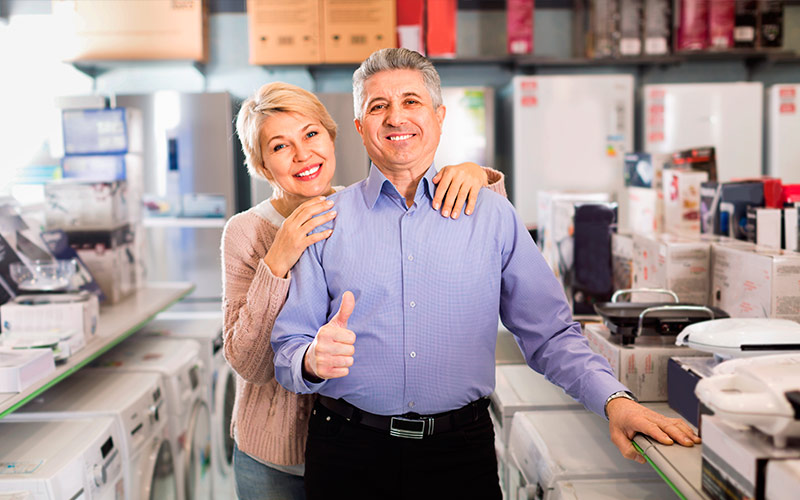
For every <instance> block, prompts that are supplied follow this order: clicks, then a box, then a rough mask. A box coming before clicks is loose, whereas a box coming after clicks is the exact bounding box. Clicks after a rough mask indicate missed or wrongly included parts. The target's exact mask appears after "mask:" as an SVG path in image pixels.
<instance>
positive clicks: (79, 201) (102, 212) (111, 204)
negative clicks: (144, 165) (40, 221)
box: [44, 181, 129, 230]
mask: <svg viewBox="0 0 800 500" xmlns="http://www.w3.org/2000/svg"><path fill="white" fill-rule="evenodd" d="M127 191H128V186H127V183H126V182H125V181H116V182H93V183H85V182H78V181H60V182H51V183H49V184H46V185H45V187H44V196H45V204H44V217H45V226H46V227H47V229H64V230H70V229H78V228H80V229H108V228H112V227H116V226H119V225H121V224H125V223H127V222H128V220H129V212H128V209H129V207H128V205H129V203H128V192H127Z"/></svg>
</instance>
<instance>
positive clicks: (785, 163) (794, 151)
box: [766, 84, 800, 184]
mask: <svg viewBox="0 0 800 500" xmlns="http://www.w3.org/2000/svg"><path fill="white" fill-rule="evenodd" d="M798 95H800V85H797V84H779V85H772V86H771V87H769V89H768V90H767V99H766V105H767V120H768V123H767V126H768V133H767V173H768V174H769V175H771V176H773V177H778V178H780V179H781V180H783V182H784V183H786V184H797V183H800V144H799V143H798V141H797V137H800V112H798V104H800V103H799V102H798V99H797V97H798Z"/></svg>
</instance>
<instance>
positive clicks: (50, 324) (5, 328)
mask: <svg viewBox="0 0 800 500" xmlns="http://www.w3.org/2000/svg"><path fill="white" fill-rule="evenodd" d="M0 309H1V310H2V325H0V326H2V332H3V334H5V335H6V339H8V338H10V337H13V336H16V335H21V334H25V333H26V332H48V331H54V330H57V331H76V332H79V333H81V334H82V337H83V342H86V341H89V340H91V339H92V337H94V335H95V333H97V320H98V317H99V313H100V306H99V301H98V299H97V296H96V295H94V294H91V293H88V292H80V293H58V294H37V295H19V296H17V297H16V298H15V299H14V300H12V301H11V302H8V303H6V304H3V305H2V306H0ZM83 342H81V347H82V345H83Z"/></svg>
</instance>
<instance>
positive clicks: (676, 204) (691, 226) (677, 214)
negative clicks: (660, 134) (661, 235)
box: [664, 169, 708, 236]
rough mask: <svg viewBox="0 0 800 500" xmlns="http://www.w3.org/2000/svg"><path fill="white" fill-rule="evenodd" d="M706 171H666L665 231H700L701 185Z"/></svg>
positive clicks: (684, 232)
mask: <svg viewBox="0 0 800 500" xmlns="http://www.w3.org/2000/svg"><path fill="white" fill-rule="evenodd" d="M707 180H708V174H707V173H706V172H698V171H695V170H684V169H668V170H665V171H664V231H665V232H668V233H672V234H676V235H679V236H693V235H695V234H698V233H700V185H701V184H702V183H703V182H706V181H707Z"/></svg>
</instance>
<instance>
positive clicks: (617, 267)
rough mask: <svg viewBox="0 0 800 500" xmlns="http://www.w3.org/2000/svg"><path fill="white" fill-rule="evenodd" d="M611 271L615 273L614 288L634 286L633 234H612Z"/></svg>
mask: <svg viewBox="0 0 800 500" xmlns="http://www.w3.org/2000/svg"><path fill="white" fill-rule="evenodd" d="M611 272H612V273H613V274H614V290H622V289H625V288H631V287H633V236H632V235H630V234H619V233H614V234H612V235H611Z"/></svg>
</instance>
